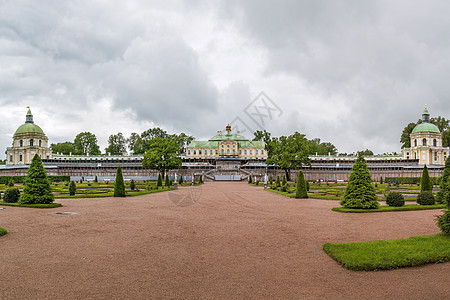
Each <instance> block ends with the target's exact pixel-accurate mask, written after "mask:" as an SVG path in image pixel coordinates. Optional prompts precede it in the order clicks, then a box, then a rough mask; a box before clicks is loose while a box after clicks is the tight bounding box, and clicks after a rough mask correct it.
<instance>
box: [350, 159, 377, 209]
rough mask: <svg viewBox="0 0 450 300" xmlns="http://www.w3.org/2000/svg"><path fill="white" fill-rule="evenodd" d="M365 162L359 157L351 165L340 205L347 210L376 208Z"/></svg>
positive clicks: (370, 178)
mask: <svg viewBox="0 0 450 300" xmlns="http://www.w3.org/2000/svg"><path fill="white" fill-rule="evenodd" d="M371 183H372V177H371V176H370V173H369V170H368V168H367V163H366V160H365V159H364V158H363V157H362V156H360V157H358V158H357V159H356V161H355V164H354V165H353V168H352V172H351V173H350V177H349V180H348V184H347V188H346V189H345V193H344V199H343V200H342V201H341V205H342V206H344V207H347V208H378V206H379V203H378V201H377V195H376V194H375V190H374V188H373V187H372V184H371Z"/></svg>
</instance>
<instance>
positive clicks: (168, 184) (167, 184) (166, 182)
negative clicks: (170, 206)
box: [164, 174, 170, 186]
mask: <svg viewBox="0 0 450 300" xmlns="http://www.w3.org/2000/svg"><path fill="white" fill-rule="evenodd" d="M164 185H165V186H170V180H169V175H167V174H166V180H165V182H164Z"/></svg>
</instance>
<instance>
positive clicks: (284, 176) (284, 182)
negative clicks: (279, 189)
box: [281, 175, 287, 186]
mask: <svg viewBox="0 0 450 300" xmlns="http://www.w3.org/2000/svg"><path fill="white" fill-rule="evenodd" d="M286 184H287V181H286V175H283V181H282V183H281V185H282V186H285V185H286Z"/></svg>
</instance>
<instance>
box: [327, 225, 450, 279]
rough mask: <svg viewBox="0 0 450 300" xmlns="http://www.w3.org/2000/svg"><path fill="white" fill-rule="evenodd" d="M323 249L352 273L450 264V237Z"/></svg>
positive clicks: (344, 245)
mask: <svg viewBox="0 0 450 300" xmlns="http://www.w3.org/2000/svg"><path fill="white" fill-rule="evenodd" d="M323 250H324V251H325V252H326V253H327V254H328V255H329V256H331V257H332V258H333V259H334V260H336V261H338V262H339V263H340V264H341V265H342V266H344V267H345V268H347V269H349V270H354V271H378V270H391V269H398V268H404V267H416V266H421V265H425V264H434V263H442V262H446V261H450V235H444V234H435V235H425V236H415V237H411V238H407V239H398V240H391V241H373V242H357V243H326V244H324V245H323Z"/></svg>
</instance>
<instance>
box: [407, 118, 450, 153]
mask: <svg viewBox="0 0 450 300" xmlns="http://www.w3.org/2000/svg"><path fill="white" fill-rule="evenodd" d="M420 123H422V120H420V119H419V120H418V121H417V122H416V123H409V124H408V125H406V127H405V128H404V129H403V131H402V134H401V136H400V143H401V144H402V149H403V148H410V147H411V139H410V136H409V135H410V134H411V133H412V131H413V129H414V127H416V125H418V124H420ZM430 123H433V124H434V125H436V126H437V127H438V128H439V130H440V132H441V133H442V135H443V139H442V145H443V146H444V147H448V146H450V120H447V119H445V118H443V117H441V116H438V117H435V118H431V119H430Z"/></svg>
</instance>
